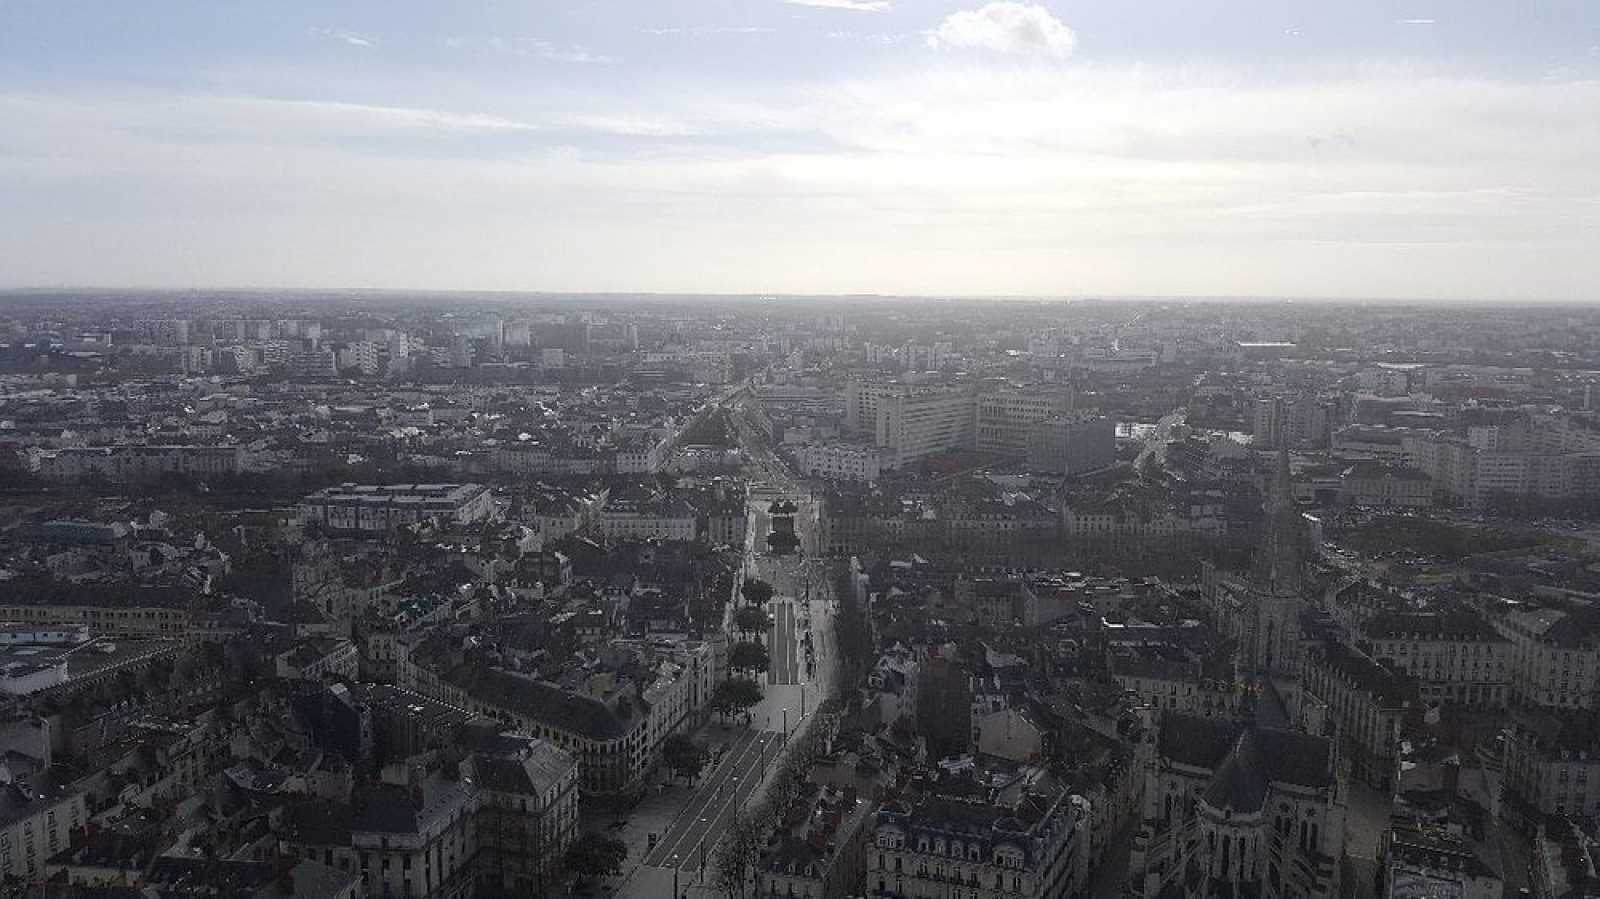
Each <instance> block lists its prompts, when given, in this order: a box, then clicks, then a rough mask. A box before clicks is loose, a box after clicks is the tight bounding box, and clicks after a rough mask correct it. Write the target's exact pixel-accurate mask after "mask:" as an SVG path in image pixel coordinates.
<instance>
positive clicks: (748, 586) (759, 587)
mask: <svg viewBox="0 0 1600 899" xmlns="http://www.w3.org/2000/svg"><path fill="white" fill-rule="evenodd" d="M739 593H740V594H741V595H742V596H744V601H745V602H747V603H749V604H750V605H753V606H764V605H766V604H767V603H768V602H769V601H770V600H771V599H772V585H771V584H769V583H767V582H766V581H764V580H761V579H760V578H754V577H750V578H745V579H744V586H742V587H740V588H739Z"/></svg>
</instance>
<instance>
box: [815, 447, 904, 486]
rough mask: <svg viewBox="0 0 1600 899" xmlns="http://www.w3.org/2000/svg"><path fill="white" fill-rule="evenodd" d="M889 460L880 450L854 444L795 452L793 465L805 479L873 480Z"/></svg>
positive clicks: (882, 470) (886, 466)
mask: <svg viewBox="0 0 1600 899" xmlns="http://www.w3.org/2000/svg"><path fill="white" fill-rule="evenodd" d="M890 461H891V459H890V457H889V455H888V453H886V452H885V451H884V450H883V449H882V448H881V447H876V446H863V445H861V444H854V443H822V444H811V445H807V446H802V447H800V448H799V449H797V450H795V465H796V467H797V468H798V469H799V470H800V474H802V475H804V476H805V477H808V478H826V479H828V480H834V481H876V480H877V479H878V478H879V476H880V475H882V474H883V472H884V471H885V470H886V469H887V468H888V467H889V465H888V463H889V462H890Z"/></svg>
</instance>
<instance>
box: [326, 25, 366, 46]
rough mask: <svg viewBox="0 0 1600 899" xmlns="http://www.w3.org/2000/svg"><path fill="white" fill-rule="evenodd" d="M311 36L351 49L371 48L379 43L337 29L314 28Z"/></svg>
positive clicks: (364, 36)
mask: <svg viewBox="0 0 1600 899" xmlns="http://www.w3.org/2000/svg"><path fill="white" fill-rule="evenodd" d="M311 36H312V37H317V38H323V39H325V40H330V41H339V42H340V43H342V44H346V45H348V46H351V47H371V46H373V45H374V44H376V43H377V41H376V40H373V39H372V38H370V37H367V36H366V35H362V34H356V33H355V32H354V31H340V30H339V29H336V28H313V29H311Z"/></svg>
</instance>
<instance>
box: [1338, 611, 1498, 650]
mask: <svg viewBox="0 0 1600 899" xmlns="http://www.w3.org/2000/svg"><path fill="white" fill-rule="evenodd" d="M1365 630H1366V632H1367V636H1368V637H1371V638H1373V639H1375V640H1394V639H1411V638H1415V639H1419V640H1473V641H1482V642H1491V641H1497V642H1502V643H1503V642H1505V638H1504V637H1501V636H1500V634H1499V633H1498V632H1497V631H1496V630H1495V629H1494V628H1493V627H1492V626H1490V624H1489V622H1487V621H1484V620H1483V619H1482V618H1481V617H1479V616H1478V615H1477V614H1476V613H1474V612H1470V611H1465V610H1463V611H1456V612H1379V613H1378V614H1376V615H1374V616H1372V619H1371V620H1370V621H1368V622H1367V624H1366V627H1365Z"/></svg>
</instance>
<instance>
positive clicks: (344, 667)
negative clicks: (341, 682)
mask: <svg viewBox="0 0 1600 899" xmlns="http://www.w3.org/2000/svg"><path fill="white" fill-rule="evenodd" d="M360 668H361V654H360V653H359V652H358V651H357V650H356V645H355V644H354V643H352V642H350V641H349V640H339V639H332V638H328V637H313V638H311V639H308V640H301V641H300V642H299V643H298V644H296V645H295V646H294V647H293V648H292V649H289V650H287V651H285V652H281V653H279V654H278V657H277V659H276V669H277V674H278V676H279V677H282V678H286V679H289V680H322V679H324V678H329V677H340V678H347V679H352V680H353V679H354V678H355V676H356V674H357V673H358V672H359V671H360Z"/></svg>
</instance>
